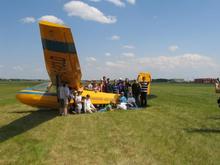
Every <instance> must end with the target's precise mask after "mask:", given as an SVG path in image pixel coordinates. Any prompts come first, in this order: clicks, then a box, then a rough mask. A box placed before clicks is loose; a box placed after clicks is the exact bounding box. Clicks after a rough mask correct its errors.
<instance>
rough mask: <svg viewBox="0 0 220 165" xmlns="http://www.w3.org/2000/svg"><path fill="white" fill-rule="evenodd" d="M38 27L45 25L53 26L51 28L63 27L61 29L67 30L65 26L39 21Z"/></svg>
mask: <svg viewBox="0 0 220 165" xmlns="http://www.w3.org/2000/svg"><path fill="white" fill-rule="evenodd" d="M39 25H46V26H53V27H63V28H69V27H68V26H66V25H63V24H58V23H54V22H49V21H43V20H42V21H39Z"/></svg>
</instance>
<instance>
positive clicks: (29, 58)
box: [0, 0, 220, 80]
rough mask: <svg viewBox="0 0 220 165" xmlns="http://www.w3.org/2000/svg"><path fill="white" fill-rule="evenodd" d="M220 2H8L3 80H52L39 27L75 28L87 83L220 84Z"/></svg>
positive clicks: (1, 45)
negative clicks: (145, 75) (146, 77)
mask: <svg viewBox="0 0 220 165" xmlns="http://www.w3.org/2000/svg"><path fill="white" fill-rule="evenodd" d="M219 6H220V1H219V0H184V1H183V0H72V1H70V0H13V1H12V0H1V5H0V12H1V14H0V78H28V79H48V75H47V71H46V69H45V63H44V56H43V49H42V44H41V38H40V32H39V26H38V22H39V20H47V21H51V22H55V23H59V24H64V25H67V26H69V27H70V28H71V30H72V33H73V37H74V40H75V44H76V49H77V52H78V57H79V60H80V65H81V69H82V74H83V77H82V78H83V79H100V78H101V77H102V76H103V75H105V76H107V77H110V78H111V79H116V78H126V77H128V78H130V79H133V78H136V77H137V75H138V73H139V72H150V73H151V74H152V77H153V78H184V79H186V80H192V79H194V78H200V77H203V78H205V77H219V76H220V66H219V63H220V46H219V45H220V21H219V20H220V10H219Z"/></svg>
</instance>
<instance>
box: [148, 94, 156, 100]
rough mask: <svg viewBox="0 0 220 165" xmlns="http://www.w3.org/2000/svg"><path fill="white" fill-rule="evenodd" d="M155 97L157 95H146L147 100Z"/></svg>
mask: <svg viewBox="0 0 220 165" xmlns="http://www.w3.org/2000/svg"><path fill="white" fill-rule="evenodd" d="M155 98H157V95H149V96H147V99H148V100H151V99H155Z"/></svg>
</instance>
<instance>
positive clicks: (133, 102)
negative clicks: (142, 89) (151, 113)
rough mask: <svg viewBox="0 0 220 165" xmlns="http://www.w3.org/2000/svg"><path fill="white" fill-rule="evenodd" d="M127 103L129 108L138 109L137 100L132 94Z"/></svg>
mask: <svg viewBox="0 0 220 165" xmlns="http://www.w3.org/2000/svg"><path fill="white" fill-rule="evenodd" d="M127 103H128V106H129V107H132V108H136V107H137V104H136V101H135V98H134V97H133V96H132V93H129V95H128V100H127Z"/></svg>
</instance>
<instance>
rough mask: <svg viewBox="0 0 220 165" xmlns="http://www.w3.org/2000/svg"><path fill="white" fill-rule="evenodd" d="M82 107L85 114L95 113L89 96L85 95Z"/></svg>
mask: <svg viewBox="0 0 220 165" xmlns="http://www.w3.org/2000/svg"><path fill="white" fill-rule="evenodd" d="M84 106H85V112H88V113H93V112H96V108H95V107H94V105H93V104H92V102H91V100H90V95H86V100H85V103H84Z"/></svg>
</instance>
